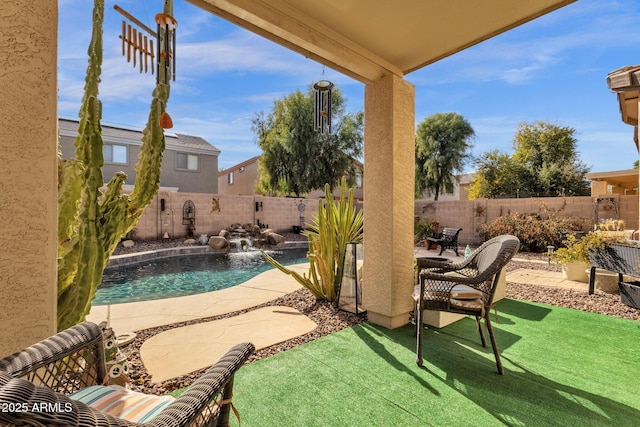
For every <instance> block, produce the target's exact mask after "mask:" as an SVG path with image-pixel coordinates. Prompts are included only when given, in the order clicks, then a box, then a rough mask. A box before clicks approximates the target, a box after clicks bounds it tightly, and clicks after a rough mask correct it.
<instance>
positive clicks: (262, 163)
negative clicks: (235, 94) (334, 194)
mask: <svg viewBox="0 0 640 427" xmlns="http://www.w3.org/2000/svg"><path fill="white" fill-rule="evenodd" d="M344 104H345V99H344V98H343V96H342V92H341V91H340V90H339V89H338V88H337V87H334V89H333V92H332V122H333V126H332V127H333V131H332V132H331V133H326V134H320V133H318V132H315V131H314V130H313V106H314V94H313V89H312V88H311V87H310V88H309V90H308V91H307V93H302V92H301V91H295V92H294V93H292V94H290V95H288V96H285V97H284V98H281V99H278V100H276V101H275V102H274V105H273V109H272V110H271V112H269V113H268V114H265V113H264V112H260V113H258V114H256V116H255V117H254V119H253V131H254V132H255V134H256V136H257V143H258V146H260V148H261V149H262V155H261V156H260V160H259V161H258V170H259V179H258V183H257V185H256V191H257V192H258V193H260V194H270V195H290V194H294V195H296V196H300V195H302V194H306V193H308V192H310V191H312V190H316V189H322V188H324V185H325V184H329V187H330V189H331V191H333V189H334V187H336V185H337V184H338V183H339V182H340V180H341V178H342V177H343V176H347V179H348V184H349V185H353V184H354V180H355V176H356V172H357V171H356V169H355V162H354V159H356V158H358V157H360V156H361V155H362V147H363V118H364V115H363V113H362V112H358V113H355V114H351V113H346V112H345V107H344Z"/></svg>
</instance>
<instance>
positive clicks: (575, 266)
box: [562, 261, 591, 283]
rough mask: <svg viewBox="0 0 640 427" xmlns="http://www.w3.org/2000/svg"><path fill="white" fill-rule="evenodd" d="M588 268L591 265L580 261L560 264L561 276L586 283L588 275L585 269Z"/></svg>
mask: <svg viewBox="0 0 640 427" xmlns="http://www.w3.org/2000/svg"><path fill="white" fill-rule="evenodd" d="M589 268H591V265H589V264H587V263H586V262H582V261H574V262H569V263H566V264H562V278H563V279H567V280H574V281H576V282H584V283H587V282H589V276H587V273H586V272H585V270H587V269H589Z"/></svg>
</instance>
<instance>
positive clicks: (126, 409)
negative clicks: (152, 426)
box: [69, 385, 175, 423]
mask: <svg viewBox="0 0 640 427" xmlns="http://www.w3.org/2000/svg"><path fill="white" fill-rule="evenodd" d="M69 397H70V398H71V399H74V400H77V401H79V402H82V403H84V404H85V405H87V406H91V407H92V408H94V409H97V410H98V411H100V412H102V413H105V414H109V415H111V416H113V417H117V418H122V419H125V420H127V421H131V422H137V423H144V422H147V421H149V420H151V419H153V417H155V416H156V415H158V414H159V413H160V412H162V410H163V409H164V408H166V407H167V406H169V404H170V403H171V402H173V401H174V400H175V398H173V397H172V396H154V395H151V394H143V393H138V392H135V391H131V390H127V389H126V388H124V387H120V386H117V385H111V386H100V385H94V386H90V387H87V388H84V389H82V390H80V391H77V392H75V393H73V394H71V395H69Z"/></svg>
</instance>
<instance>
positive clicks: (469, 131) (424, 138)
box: [415, 113, 475, 200]
mask: <svg viewBox="0 0 640 427" xmlns="http://www.w3.org/2000/svg"><path fill="white" fill-rule="evenodd" d="M474 135H475V132H474V131H473V128H472V127H471V125H470V124H469V122H467V121H466V120H465V119H464V117H462V116H461V115H459V114H456V113H438V114H434V115H433V116H430V117H427V118H426V119H424V120H423V121H422V122H421V123H420V124H419V125H418V130H417V132H416V152H415V153H416V166H415V167H416V181H415V195H416V197H420V196H421V195H422V194H423V193H424V192H425V191H426V192H427V194H429V195H431V194H433V195H434V197H435V200H438V195H439V194H441V193H443V192H444V191H447V192H452V191H453V187H454V181H455V175H454V173H456V172H458V173H461V172H462V170H463V167H464V164H465V162H466V161H467V160H468V159H469V158H470V157H471V156H470V154H469V150H470V149H471V147H472V144H471V139H472V138H473V137H474Z"/></svg>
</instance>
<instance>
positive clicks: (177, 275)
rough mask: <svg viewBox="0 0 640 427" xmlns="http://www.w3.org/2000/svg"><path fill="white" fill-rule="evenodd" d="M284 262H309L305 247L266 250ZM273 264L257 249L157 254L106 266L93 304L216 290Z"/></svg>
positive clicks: (160, 297) (288, 263) (177, 295)
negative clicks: (141, 259) (228, 251)
mask: <svg viewBox="0 0 640 427" xmlns="http://www.w3.org/2000/svg"><path fill="white" fill-rule="evenodd" d="M267 252H268V253H269V254H270V255H271V256H273V257H274V258H275V259H277V260H278V261H280V262H281V263H282V264H284V265H291V264H298V263H302V262H308V260H307V258H306V255H307V249H288V250H284V251H267ZM271 268H273V267H272V266H271V264H269V263H268V262H267V261H266V260H265V259H264V257H263V256H262V254H261V253H260V251H250V252H238V253H227V254H218V253H207V254H196V255H183V256H172V257H166V258H157V259H153V260H150V261H145V262H140V263H136V264H131V265H127V266H120V267H108V268H107V269H105V271H104V274H103V275H102V283H101V284H100V286H99V287H98V290H97V292H96V298H95V299H94V300H93V303H92V305H108V304H122V303H126V302H136V301H148V300H154V299H163V298H174V297H179V296H185V295H193V294H199V293H203V292H211V291H217V290H220V289H225V288H229V287H232V286H236V285H239V284H240V283H243V282H246V281H247V280H249V279H251V278H252V277H254V276H256V275H257V274H259V273H262V272H263V271H266V270H269V269H271Z"/></svg>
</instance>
